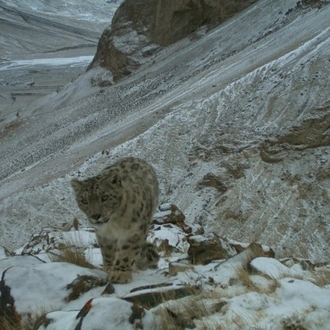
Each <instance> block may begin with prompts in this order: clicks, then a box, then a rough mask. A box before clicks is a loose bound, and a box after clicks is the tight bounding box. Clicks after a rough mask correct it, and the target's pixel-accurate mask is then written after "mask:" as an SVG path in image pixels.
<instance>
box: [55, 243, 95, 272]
mask: <svg viewBox="0 0 330 330" xmlns="http://www.w3.org/2000/svg"><path fill="white" fill-rule="evenodd" d="M51 259H52V261H54V262H68V263H70V264H74V265H77V266H80V267H84V268H90V269H95V268H96V267H95V266H94V265H92V264H91V263H90V262H88V261H87V259H86V256H85V250H84V248H82V247H79V246H69V245H64V246H62V247H61V250H60V253H59V254H52V255H51Z"/></svg>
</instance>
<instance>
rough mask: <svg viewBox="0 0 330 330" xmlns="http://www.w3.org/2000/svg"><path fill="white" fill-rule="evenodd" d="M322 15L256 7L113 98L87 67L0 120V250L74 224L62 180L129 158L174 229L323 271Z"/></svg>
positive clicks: (184, 47)
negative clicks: (152, 173) (148, 168)
mask: <svg viewBox="0 0 330 330" xmlns="http://www.w3.org/2000/svg"><path fill="white" fill-rule="evenodd" d="M329 15H330V6H329V2H328V1H313V2H305V1H303V2H299V3H297V2H296V1H291V0H290V1H287V0H283V1H276V2H273V1H269V0H263V1H259V2H258V3H256V4H254V5H252V6H251V7H249V8H248V9H247V10H245V11H243V12H241V13H240V14H238V15H237V16H234V17H233V18H232V19H230V20H229V21H227V22H226V23H224V24H222V25H220V26H219V27H217V28H214V29H213V30H210V31H205V30H201V31H199V34H198V38H197V39H196V38H195V39H189V38H185V39H183V40H181V41H180V42H178V43H175V44H173V45H171V46H169V47H167V48H164V49H163V50H161V51H160V52H159V53H157V54H154V55H153V57H152V61H148V62H146V63H145V64H144V65H143V66H141V67H140V69H139V70H138V71H137V72H136V73H135V74H134V75H132V76H130V77H128V78H126V79H123V80H121V81H120V82H119V83H117V84H115V85H113V86H104V85H106V83H105V80H102V79H103V78H102V77H103V76H102V75H106V73H107V71H106V70H105V69H102V68H94V69H92V70H90V71H89V72H87V73H86V75H84V76H82V77H80V79H79V80H78V81H77V82H74V83H72V84H70V85H68V86H66V87H65V88H64V89H63V90H62V91H60V92H59V93H55V94H53V95H50V96H47V97H45V98H43V99H41V100H39V101H38V102H37V103H35V104H33V105H31V106H30V107H28V108H26V109H24V113H22V116H21V117H20V118H19V120H17V119H16V118H15V117H14V118H8V119H7V122H6V123H5V124H6V125H7V126H4V125H3V126H2V135H1V145H2V147H1V150H0V157H1V159H2V160H4V162H3V164H2V166H1V170H0V171H1V172H0V175H1V189H0V200H1V205H2V209H1V223H0V235H1V236H0V237H1V242H2V244H4V245H5V246H7V247H8V248H10V249H13V248H15V247H18V246H20V245H21V244H23V242H25V241H26V240H28V237H29V236H30V234H31V233H32V232H36V231H38V230H40V228H42V227H45V226H48V225H52V226H53V225H60V224H61V223H62V222H65V221H67V220H70V219H72V217H74V216H77V217H78V218H82V215H81V214H79V213H77V208H76V206H75V203H74V200H73V196H72V193H71V191H70V187H69V183H68V182H69V180H70V179H71V178H72V176H82V177H86V176H89V175H91V174H95V173H97V172H98V171H99V170H100V169H101V168H102V167H104V166H105V165H108V164H109V163H111V162H113V161H114V159H117V158H119V157H123V156H127V155H136V156H140V157H143V158H145V159H146V160H148V161H149V162H150V163H151V164H153V165H154V167H155V169H156V171H157V173H158V176H159V180H160V183H161V191H162V196H161V200H162V201H163V202H173V201H175V203H176V204H177V205H178V206H179V208H180V209H182V210H183V211H184V213H185V214H186V222H187V223H188V224H191V223H199V224H200V225H201V226H202V227H203V228H204V230H205V231H207V232H215V233H216V234H218V235H220V236H225V237H230V238H232V239H237V240H240V241H244V242H258V243H261V244H265V245H268V246H271V247H273V248H274V249H275V247H276V251H277V253H278V255H279V256H280V257H284V256H288V255H292V254H294V255H295V256H296V257H306V258H307V257H308V258H311V259H312V260H328V258H329V257H328V255H327V253H326V251H327V249H328V242H329V239H330V226H329V221H328V218H329V212H330V208H329V187H328V186H329V185H328V182H329V162H330V158H329V131H328V128H329V126H330V125H329V95H328V91H329V87H330V86H329V79H328V77H329V73H330V61H329V59H330V54H329V49H330V47H329V46H330V34H329V32H330V25H329V24H330V23H329V22H330V21H329V19H328V17H329ZM95 77H96V78H95ZM100 82H103V83H101V84H100ZM100 86H104V87H100ZM9 120H12V121H11V122H10V123H9V122H8V121H9ZM8 125H9V126H8ZM102 151H105V152H102ZM18 228H19V230H18Z"/></svg>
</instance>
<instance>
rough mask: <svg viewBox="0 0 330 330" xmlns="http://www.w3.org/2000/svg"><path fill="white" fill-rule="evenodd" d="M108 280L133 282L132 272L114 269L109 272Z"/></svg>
mask: <svg viewBox="0 0 330 330" xmlns="http://www.w3.org/2000/svg"><path fill="white" fill-rule="evenodd" d="M108 281H109V282H110V283H120V284H124V283H129V282H132V272H131V271H123V270H112V271H111V272H109V273H108Z"/></svg>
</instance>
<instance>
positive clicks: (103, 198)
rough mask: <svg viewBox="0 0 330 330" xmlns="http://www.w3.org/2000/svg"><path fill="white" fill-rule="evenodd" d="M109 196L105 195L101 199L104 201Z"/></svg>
mask: <svg viewBox="0 0 330 330" xmlns="http://www.w3.org/2000/svg"><path fill="white" fill-rule="evenodd" d="M108 198H109V196H108V195H103V196H102V199H101V200H102V202H105V201H107V200H108Z"/></svg>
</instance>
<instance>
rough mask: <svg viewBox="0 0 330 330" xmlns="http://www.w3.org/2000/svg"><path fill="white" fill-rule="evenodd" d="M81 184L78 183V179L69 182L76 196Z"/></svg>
mask: <svg viewBox="0 0 330 330" xmlns="http://www.w3.org/2000/svg"><path fill="white" fill-rule="evenodd" d="M82 184H83V183H82V182H81V181H79V180H78V179H72V180H71V187H72V189H73V191H74V192H75V193H76V194H78V193H79V191H80V190H81V187H82Z"/></svg>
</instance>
